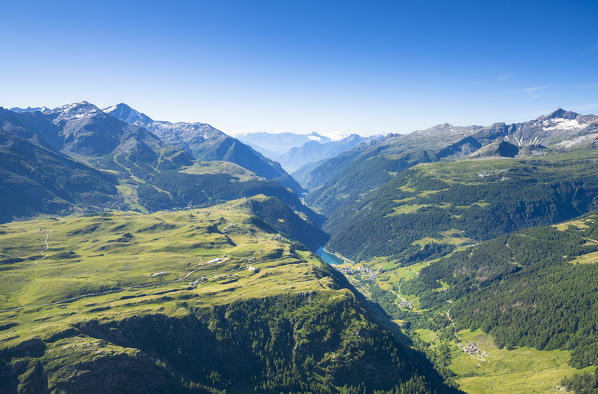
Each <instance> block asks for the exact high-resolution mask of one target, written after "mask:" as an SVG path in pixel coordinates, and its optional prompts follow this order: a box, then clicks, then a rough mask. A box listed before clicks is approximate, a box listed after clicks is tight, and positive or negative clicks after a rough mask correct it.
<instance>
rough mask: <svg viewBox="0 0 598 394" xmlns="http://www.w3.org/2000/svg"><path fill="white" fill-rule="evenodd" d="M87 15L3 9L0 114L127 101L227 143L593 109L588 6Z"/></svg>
mask: <svg viewBox="0 0 598 394" xmlns="http://www.w3.org/2000/svg"><path fill="white" fill-rule="evenodd" d="M25 3H26V4H25ZM87 3H92V2H83V1H76V2H67V1H57V2H53V3H50V2H44V3H42V2H39V3H37V2H25V1H10V2H4V3H3V6H2V9H1V10H0V18H1V19H0V20H1V23H0V44H1V46H0V48H2V49H1V51H2V57H1V60H2V61H0V92H1V94H0V106H4V107H12V106H27V105H31V106H41V105H47V106H57V105H61V104H64V103H69V102H74V101H81V100H87V101H90V102H93V103H96V104H97V105H99V106H108V105H110V104H113V103H118V102H126V103H128V104H130V105H131V106H133V107H134V108H136V109H139V110H141V111H143V112H145V113H147V114H148V115H149V116H151V117H153V118H154V119H164V120H181V121H202V122H208V123H211V124H212V125H214V126H216V127H218V128H220V129H221V130H223V131H225V132H229V133H231V134H238V133H241V132H252V131H271V132H277V131H296V132H309V131H318V132H321V133H325V134H337V133H349V132H358V133H360V134H373V133H388V132H406V131H411V130H415V129H421V128H425V127H429V126H432V125H434V124H437V123H441V122H449V123H453V124H459V125H468V124H489V123H493V122H496V121H506V122H514V121H523V120H528V119H531V118H535V117H537V116H539V115H540V114H542V113H547V112H549V111H551V110H553V109H556V108H557V107H564V108H566V109H571V110H576V111H578V112H583V113H590V112H593V113H598V23H596V20H598V1H595V0H594V1H471V2H459V1H450V2H449V1H405V2H399V1H393V2H375V1H367V2H366V1H364V2H348V1H343V2H332V1H314V2H310V1H297V2H291V1H271V2H266V1H263V2H262V1H245V2H233V1H225V0H223V1H209V2H170V3H171V4H168V2H162V1H161V2H151V1H144V2H141V1H140V2H134V1H129V2H124V3H126V4H120V2H111V1H101V2H93V4H87Z"/></svg>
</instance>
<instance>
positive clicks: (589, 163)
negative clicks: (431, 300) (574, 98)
mask: <svg viewBox="0 0 598 394" xmlns="http://www.w3.org/2000/svg"><path fill="white" fill-rule="evenodd" d="M597 160H598V151H596V150H589V151H579V152H574V153H566V154H553V155H549V156H545V157H542V158H529V159H487V160H462V161H456V162H441V163H429V164H420V165H417V166H415V167H413V168H411V169H408V170H406V171H404V172H402V173H401V174H399V175H397V176H395V177H394V178H392V179H391V180H390V181H388V182H387V183H386V184H384V185H383V186H382V187H380V189H378V190H376V191H374V192H371V193H369V194H366V195H365V196H363V197H362V199H360V200H358V201H356V202H353V203H347V204H345V205H344V206H343V207H342V208H340V209H338V210H337V211H336V212H335V213H334V215H333V216H331V217H330V219H329V221H328V222H327V224H326V226H325V229H326V230H327V231H328V232H329V233H330V234H331V240H330V242H329V244H328V246H329V247H330V249H332V250H334V251H338V252H340V253H342V254H344V255H346V256H347V257H350V258H352V259H370V258H372V257H375V256H393V257H396V258H398V259H399V260H400V261H401V262H403V263H412V262H416V261H422V260H424V259H427V258H432V257H437V256H441V255H444V254H447V253H449V252H451V251H452V250H454V248H455V247H456V246H458V245H463V244H467V243H471V242H473V241H479V240H485V239H490V238H493V237H496V236H499V235H501V234H504V233H508V232H512V231H517V230H520V229H523V228H526V227H530V226H537V225H546V224H552V223H557V222H559V221H563V220H568V219H572V218H574V217H577V216H579V215H581V214H583V213H585V212H588V211H589V210H591V209H594V208H596V207H598V166H597V165H596V162H597Z"/></svg>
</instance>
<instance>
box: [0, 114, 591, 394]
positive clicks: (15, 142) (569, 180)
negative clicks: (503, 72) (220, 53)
mask: <svg viewBox="0 0 598 394" xmlns="http://www.w3.org/2000/svg"><path fill="white" fill-rule="evenodd" d="M241 138H243V139H244V142H242V141H241V140H239V139H236V138H233V137H231V136H228V135H226V134H225V133H223V132H221V131H219V130H217V129H215V128H213V127H212V126H210V125H209V124H206V123H185V122H168V121H156V120H153V119H151V118H150V117H149V116H147V115H145V114H143V113H141V112H139V111H136V110H134V109H133V108H131V107H130V106H128V105H126V104H122V103H121V104H117V105H114V106H110V107H107V108H104V109H101V108H99V107H97V106H95V105H93V104H91V103H88V102H80V103H73V104H68V105H64V106H60V107H57V108H46V107H38V108H23V109H21V108H13V109H11V110H7V109H4V108H0V274H1V275H0V382H1V383H2V384H3V387H6V388H7V389H6V390H7V391H8V392H48V391H52V390H54V391H77V390H86V391H114V390H116V389H118V388H119V387H124V385H125V384H130V382H134V384H135V387H136V388H137V389H139V391H160V392H222V391H230V392H243V391H247V390H248V388H249V390H250V391H257V392H281V391H282V392H286V391H289V392H299V391H314V392H374V391H375V390H384V391H388V390H392V391H393V392H422V393H423V392H448V393H452V392H457V391H458V390H459V389H461V390H464V391H467V392H488V391H500V390H503V389H504V390H503V391H509V392H531V391H534V390H536V391H541V392H543V391H549V390H555V388H559V387H561V386H563V387H564V386H566V388H563V390H573V389H571V387H590V388H591V386H592V379H593V377H594V376H596V375H593V374H595V373H596V372H595V371H596V367H595V366H596V365H597V363H598V359H597V358H596V354H598V353H597V352H596V349H598V337H597V336H596V330H595V328H596V327H595V323H596V319H597V316H598V309H597V305H598V297H597V293H596V283H598V265H597V264H596V261H597V260H596V259H597V258H598V254H597V253H598V247H597V245H598V235H597V234H598V224H597V223H598V213H597V212H598V166H596V163H597V162H598V116H595V115H581V114H577V113H574V112H570V111H566V110H563V109H558V110H556V111H554V112H552V113H550V114H547V115H543V116H540V117H538V118H536V119H534V120H530V121H527V122H521V123H514V124H505V123H495V124H492V125H490V126H478V125H473V126H453V125H450V124H446V123H444V124H439V125H436V126H434V127H431V128H428V129H425V130H418V131H415V132H412V133H409V134H388V135H385V136H377V137H369V138H363V137H360V136H358V135H351V136H349V137H347V138H345V139H343V140H337V141H332V140H330V139H327V138H326V137H324V136H320V135H318V134H316V133H312V134H311V135H307V136H305V135H297V134H293V133H282V134H268V133H255V134H250V135H245V136H243V137H241ZM250 144H251V146H250ZM260 151H261V152H262V153H260ZM276 152H277V153H276ZM266 155H276V158H277V160H279V161H280V162H281V163H283V165H282V166H281V164H279V163H278V162H276V161H274V159H273V158H272V157H270V158H267V157H266ZM283 168H286V170H288V171H293V176H291V175H289V173H288V172H287V171H285V169H283ZM295 178H296V180H295ZM323 246H325V247H326V250H324V249H323V248H322V247H323ZM316 250H317V253H318V254H320V255H325V254H326V253H333V252H334V253H336V254H337V256H336V259H334V261H336V262H338V263H341V264H340V265H338V266H336V268H335V267H331V266H328V265H326V264H324V263H323V262H322V260H320V259H319V258H318V257H317V255H316ZM575 372H580V375H574V373H575ZM107 374H108V375H107ZM106 376H109V378H106ZM563 378H565V379H563ZM497 381H500V383H501V385H503V386H504V387H503V386H501V387H497V385H496V384H497V383H496V382H497ZM594 388H595V387H594ZM559 390H560V389H559ZM577 391H579V392H583V391H581V390H577Z"/></svg>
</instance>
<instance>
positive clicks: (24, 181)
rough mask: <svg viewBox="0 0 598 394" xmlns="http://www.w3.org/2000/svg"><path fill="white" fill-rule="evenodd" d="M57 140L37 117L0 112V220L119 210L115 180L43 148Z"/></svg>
mask: <svg viewBox="0 0 598 394" xmlns="http://www.w3.org/2000/svg"><path fill="white" fill-rule="evenodd" d="M37 126H39V127H37ZM38 130H39V132H38ZM55 137H56V134H55V130H54V129H53V128H51V127H50V125H49V124H48V122H47V121H43V119H41V121H40V119H39V116H38V115H31V114H15V113H11V112H10V111H5V110H3V109H0V179H1V181H0V222H5V221H9V220H12V219H13V218H15V217H28V216H34V215H37V214H40V213H41V214H69V213H72V212H73V209H74V207H75V206H83V205H85V206H86V207H87V209H90V210H103V209H105V208H106V209H107V208H116V207H119V206H121V204H122V202H123V201H122V197H121V196H120V195H119V193H118V190H117V188H116V186H117V185H118V180H117V177H116V176H114V175H112V174H107V173H103V172H100V171H98V170H95V169H93V168H90V167H88V166H86V165H84V164H82V163H79V162H76V161H74V160H72V159H70V158H69V157H67V156H65V155H63V154H60V153H58V152H56V151H53V150H52V149H50V148H47V147H46V146H53V145H55V144H56V140H55V139H54V138H55ZM40 144H41V145H40ZM44 145H45V146H44Z"/></svg>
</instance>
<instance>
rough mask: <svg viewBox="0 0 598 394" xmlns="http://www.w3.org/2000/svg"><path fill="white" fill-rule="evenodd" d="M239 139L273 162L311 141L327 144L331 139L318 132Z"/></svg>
mask: <svg viewBox="0 0 598 394" xmlns="http://www.w3.org/2000/svg"><path fill="white" fill-rule="evenodd" d="M239 139H240V140H241V141H243V142H245V143H246V144H248V145H251V146H252V147H253V148H254V149H255V150H257V151H259V152H261V153H262V154H263V155H265V156H268V157H269V158H271V159H272V160H278V159H279V158H280V156H282V155H284V154H285V153H287V152H288V151H290V150H291V149H293V148H297V147H300V146H301V145H303V144H306V143H308V142H310V141H315V142H319V143H322V144H325V143H327V142H330V141H331V139H330V138H328V137H326V136H323V135H320V134H318V133H316V132H313V133H311V134H297V133H263V132H262V133H248V134H242V135H240V136H239Z"/></svg>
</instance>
